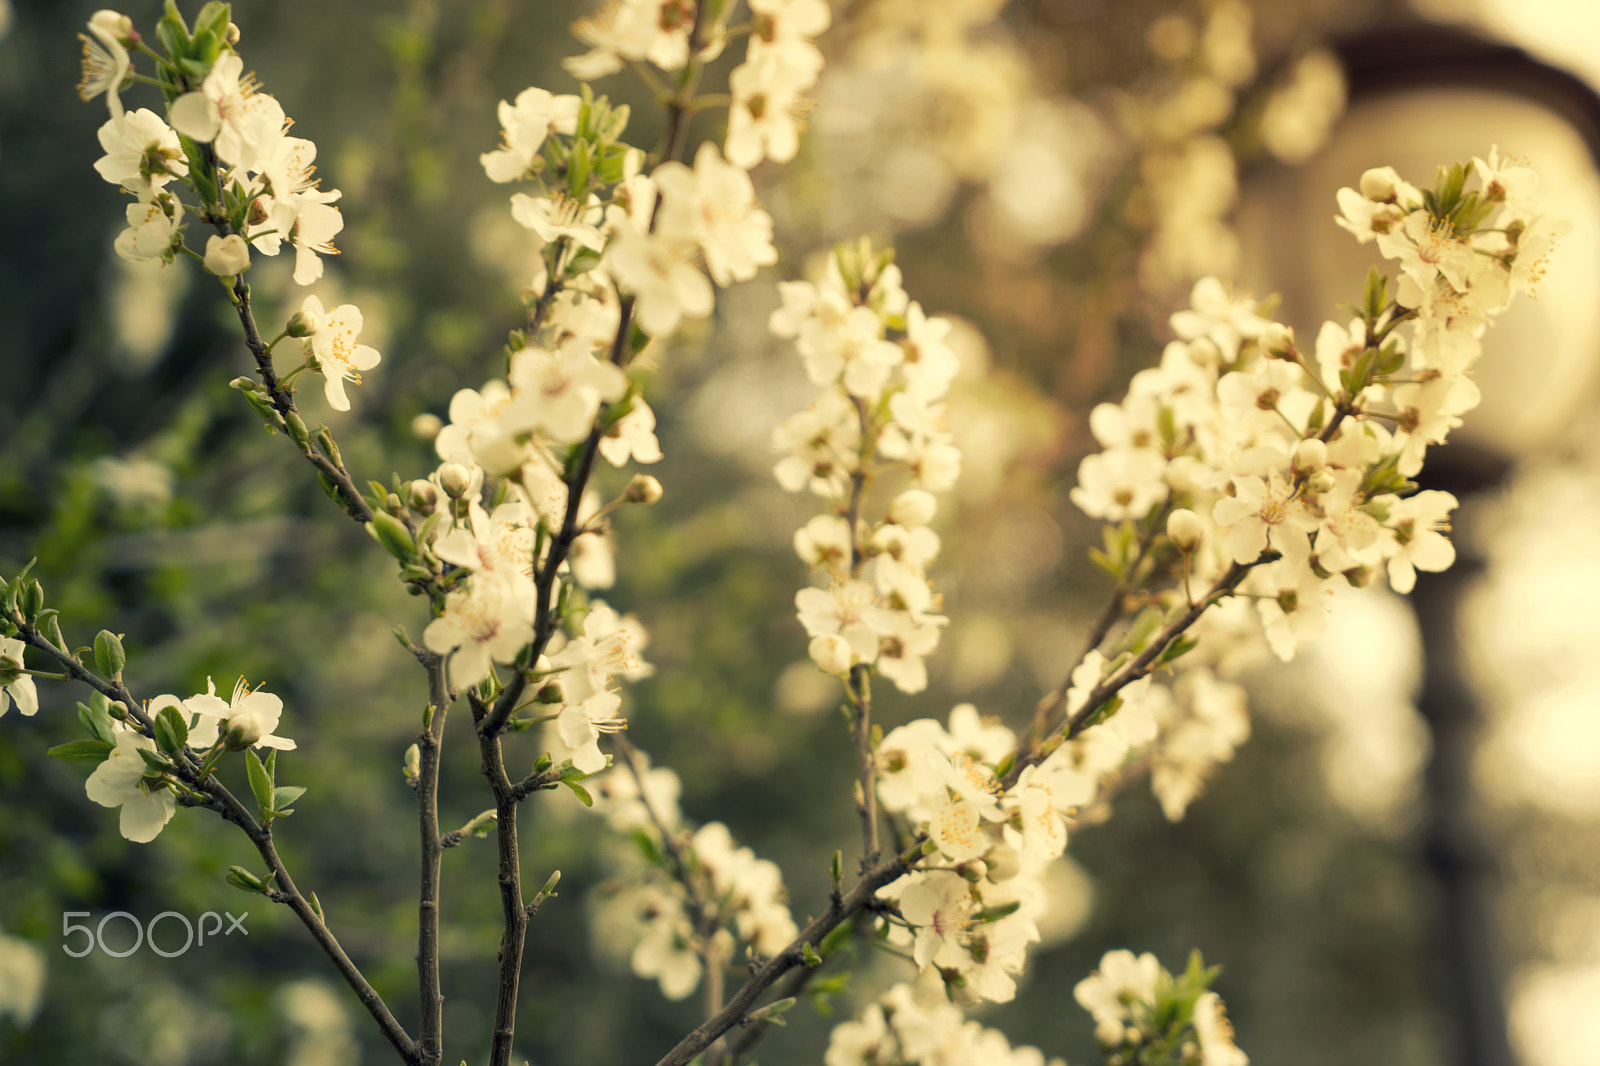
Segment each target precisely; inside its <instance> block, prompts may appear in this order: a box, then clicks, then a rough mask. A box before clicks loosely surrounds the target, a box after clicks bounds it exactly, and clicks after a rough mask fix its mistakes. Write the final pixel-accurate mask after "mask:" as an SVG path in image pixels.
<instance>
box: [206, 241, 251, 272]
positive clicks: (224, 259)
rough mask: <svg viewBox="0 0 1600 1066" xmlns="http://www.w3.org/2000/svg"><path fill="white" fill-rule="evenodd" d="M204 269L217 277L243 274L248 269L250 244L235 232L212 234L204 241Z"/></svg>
mask: <svg viewBox="0 0 1600 1066" xmlns="http://www.w3.org/2000/svg"><path fill="white" fill-rule="evenodd" d="M206 269H207V270H209V271H211V273H213V274H215V275H216V276H217V277H219V278H225V277H232V276H234V275H235V274H243V273H244V272H245V271H246V270H249V269H250V246H249V245H248V244H246V243H245V242H244V238H243V237H241V236H239V235H238V234H237V233H231V234H229V235H228V236H226V237H218V236H215V235H213V236H212V237H211V239H210V240H208V241H206Z"/></svg>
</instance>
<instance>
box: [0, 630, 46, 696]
mask: <svg viewBox="0 0 1600 1066" xmlns="http://www.w3.org/2000/svg"><path fill="white" fill-rule="evenodd" d="M25 647H27V645H25V644H23V643H22V641H20V640H17V639H16V638H14V637H0V715H3V714H5V713H6V711H8V710H10V709H11V705H12V704H13V703H15V704H16V705H17V710H19V711H21V712H22V713H23V714H25V715H32V714H35V713H37V712H38V710H39V691H38V689H37V688H36V687H35V685H34V683H33V678H32V677H30V676H28V675H27V674H25V673H23V672H22V668H23V664H22V651H23V649H24V648H25Z"/></svg>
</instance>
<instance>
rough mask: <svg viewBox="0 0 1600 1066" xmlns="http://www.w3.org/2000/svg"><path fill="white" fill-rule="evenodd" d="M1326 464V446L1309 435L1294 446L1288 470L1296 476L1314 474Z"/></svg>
mask: <svg viewBox="0 0 1600 1066" xmlns="http://www.w3.org/2000/svg"><path fill="white" fill-rule="evenodd" d="M1327 465H1328V446H1327V445H1326V444H1325V443H1323V442H1322V441H1320V440H1318V439H1317V438H1315V437H1310V438H1308V439H1306V440H1303V441H1301V442H1300V443H1298V444H1296V445H1295V446H1294V455H1293V458H1291V459H1290V460H1289V471H1290V473H1292V474H1294V475H1295V476H1296V477H1301V476H1303V475H1306V474H1314V473H1316V472H1317V471H1318V470H1321V469H1322V468H1323V467H1325V466H1327Z"/></svg>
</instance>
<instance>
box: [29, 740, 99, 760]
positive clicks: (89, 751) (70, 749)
mask: <svg viewBox="0 0 1600 1066" xmlns="http://www.w3.org/2000/svg"><path fill="white" fill-rule="evenodd" d="M114 746H115V745H112V744H109V743H107V742H106V741H104V740H69V741H68V742H67V743H65V744H57V745H56V746H55V747H53V748H51V749H50V750H49V751H47V752H45V754H46V755H48V756H50V757H51V758H52V759H62V760H64V761H66V762H92V763H102V762H105V761H106V758H107V756H109V755H110V754H111V749H112V748H113V747H114Z"/></svg>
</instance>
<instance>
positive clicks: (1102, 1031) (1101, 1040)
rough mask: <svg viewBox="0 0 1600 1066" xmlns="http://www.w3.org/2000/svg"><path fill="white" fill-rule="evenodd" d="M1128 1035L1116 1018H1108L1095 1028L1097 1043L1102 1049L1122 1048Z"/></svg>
mask: <svg viewBox="0 0 1600 1066" xmlns="http://www.w3.org/2000/svg"><path fill="white" fill-rule="evenodd" d="M1126 1035H1127V1031H1126V1030H1125V1029H1123V1027H1122V1023H1121V1022H1119V1021H1117V1020H1116V1019H1115V1018H1107V1019H1105V1020H1104V1021H1102V1022H1100V1023H1099V1024H1097V1025H1096V1026H1095V1027H1094V1039H1095V1043H1097V1044H1099V1045H1100V1046H1101V1047H1105V1048H1113V1047H1121V1046H1122V1041H1123V1039H1124V1037H1126Z"/></svg>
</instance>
